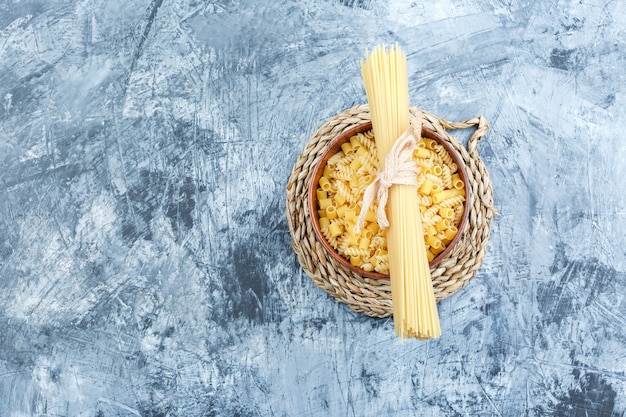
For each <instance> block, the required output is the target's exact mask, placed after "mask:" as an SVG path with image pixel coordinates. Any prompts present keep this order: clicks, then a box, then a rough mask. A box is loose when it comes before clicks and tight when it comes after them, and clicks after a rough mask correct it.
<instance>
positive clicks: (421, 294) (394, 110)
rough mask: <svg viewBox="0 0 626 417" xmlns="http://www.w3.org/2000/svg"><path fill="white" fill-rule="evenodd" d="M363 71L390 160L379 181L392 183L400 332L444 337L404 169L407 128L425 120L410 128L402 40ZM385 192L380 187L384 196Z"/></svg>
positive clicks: (390, 239)
mask: <svg viewBox="0 0 626 417" xmlns="http://www.w3.org/2000/svg"><path fill="white" fill-rule="evenodd" d="M361 74H362V76H363V81H364V84H365V92H366V94H367V101H368V103H369V107H370V113H371V118H372V128H373V130H374V137H375V140H376V147H377V149H378V158H379V161H380V163H381V165H382V164H383V163H384V165H385V166H384V167H382V168H383V169H382V171H381V172H382V177H381V181H379V182H380V183H381V184H382V185H383V186H386V187H389V185H390V184H393V186H391V187H390V188H388V193H389V197H388V201H389V204H388V207H387V212H388V214H389V229H388V231H387V245H388V250H389V275H390V278H391V298H392V302H393V318H394V327H395V332H396V335H398V336H399V337H401V338H407V337H415V338H418V339H428V338H434V337H439V336H440V335H441V326H440V324H439V315H438V313H437V306H436V303H435V296H434V292H433V285H432V281H431V277H430V269H429V266H428V259H427V255H426V246H425V244H424V234H423V233H424V232H423V227H422V223H421V216H420V210H419V197H418V194H417V193H416V192H415V186H413V185H407V184H411V183H412V181H411V180H410V176H411V171H410V169H409V170H408V171H407V170H406V169H405V170H404V171H403V163H404V162H405V155H407V152H405V150H403V149H402V148H403V147H404V148H406V147H409V148H410V147H411V140H410V139H409V140H408V141H407V140H406V139H407V136H410V135H408V134H407V133H412V134H413V135H414V136H415V135H418V136H419V135H420V134H421V125H419V126H412V129H410V130H409V88H408V75H407V64H406V56H405V54H404V53H403V52H402V51H401V50H400V48H399V47H398V46H397V45H396V46H395V48H391V49H389V50H387V49H385V48H382V47H377V48H376V49H374V51H373V52H372V53H370V54H369V55H368V56H367V58H366V59H365V60H363V61H361ZM418 122H419V121H418ZM413 139H419V137H417V138H415V137H414V138H413ZM401 142H402V143H401ZM414 143H415V142H414V141H413V142H412V144H413V146H414ZM394 145H395V147H394ZM411 151H412V148H411ZM383 161H384V162H383ZM390 165H394V168H390ZM404 165H406V164H404ZM409 165H410V164H409ZM413 166H414V165H413ZM389 169H391V170H392V171H393V172H391V173H390V172H389ZM394 176H395V177H396V178H393V177H394ZM389 177H391V178H389ZM407 178H409V179H408V180H407ZM413 182H414V181H413ZM380 195H381V194H380V192H379V193H378V196H379V200H380ZM381 203H382V205H383V210H384V202H381V201H379V206H380V205H381ZM364 208H365V207H364ZM380 217H381V216H380V215H379V219H380ZM383 217H385V216H384V211H383ZM379 222H380V220H379ZM383 223H384V221H383Z"/></svg>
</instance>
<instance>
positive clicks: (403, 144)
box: [354, 120, 422, 233]
mask: <svg viewBox="0 0 626 417" xmlns="http://www.w3.org/2000/svg"><path fill="white" fill-rule="evenodd" d="M421 130H422V127H421V123H418V122H416V121H414V120H411V121H410V123H409V127H408V129H407V130H406V131H405V132H404V133H403V134H402V135H401V136H400V137H399V138H398V139H396V141H395V142H394V144H393V146H392V147H391V150H390V151H389V153H388V154H387V156H386V157H385V165H384V168H383V169H382V170H380V171H379V172H378V175H377V176H376V179H375V180H374V182H372V183H371V184H370V185H369V186H368V187H367V188H366V189H365V192H364V194H363V204H362V205H361V212H360V213H359V217H358V219H357V223H356V226H355V229H354V231H355V232H356V233H359V232H360V231H361V229H362V228H363V226H364V225H365V216H366V215H367V211H368V210H369V208H370V206H371V205H372V204H373V203H374V200H378V210H377V211H376V221H377V222H378V225H379V226H380V227H381V228H382V229H386V228H388V227H389V220H388V219H387V213H386V211H385V207H386V206H387V199H388V198H389V189H390V188H391V186H393V185H394V184H401V185H412V186H415V187H417V174H419V169H418V168H417V166H416V165H415V162H414V161H413V160H412V158H411V156H412V155H413V151H414V150H415V146H416V145H417V140H418V138H419V137H420V136H421Z"/></svg>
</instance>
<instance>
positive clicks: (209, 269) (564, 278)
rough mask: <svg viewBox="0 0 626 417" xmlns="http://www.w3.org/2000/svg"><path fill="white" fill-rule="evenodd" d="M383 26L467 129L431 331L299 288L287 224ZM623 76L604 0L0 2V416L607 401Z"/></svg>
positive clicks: (618, 319) (500, 411)
mask: <svg viewBox="0 0 626 417" xmlns="http://www.w3.org/2000/svg"><path fill="white" fill-rule="evenodd" d="M430 3H436V5H435V4H430ZM382 42H384V43H387V44H390V43H394V42H399V44H400V45H401V46H402V47H403V49H404V50H405V51H406V52H407V54H408V58H409V60H408V61H409V62H408V64H409V71H410V74H411V75H410V81H409V83H410V90H411V91H410V95H411V102H412V104H413V105H415V106H419V107H422V108H424V109H426V110H428V111H430V112H433V113H435V114H437V115H439V116H441V117H444V118H446V119H448V120H462V119H465V118H470V117H473V116H476V115H479V114H482V115H484V116H485V117H486V118H487V119H488V120H489V122H490V124H491V127H492V130H491V132H490V133H489V134H488V136H487V137H486V139H485V140H484V141H483V142H482V143H481V145H480V152H481V155H482V156H483V158H484V160H485V163H486V165H487V167H488V169H489V170H490V173H491V176H492V180H493V184H494V190H495V200H496V206H497V209H498V211H499V213H500V216H499V217H497V219H496V220H495V221H494V224H493V230H492V240H491V245H490V248H489V253H488V256H487V258H486V259H485V264H484V266H483V268H482V269H481V270H480V272H479V274H478V275H477V276H476V278H475V279H474V280H473V281H471V282H470V284H469V285H468V286H466V287H465V288H464V289H463V290H461V291H459V292H458V293H456V294H455V295H454V296H452V297H451V298H449V299H447V300H445V301H444V302H442V303H441V304H440V305H439V309H440V314H441V320H442V327H443V336H442V337H441V338H440V339H438V340H433V341H429V342H418V341H406V342H404V343H402V342H400V341H399V340H397V339H396V337H395V336H394V334H393V323H392V322H391V320H381V319H372V318H368V317H366V316H362V315H359V314H356V313H354V312H352V311H351V310H350V309H349V308H347V307H346V306H345V305H343V304H338V303H336V302H334V301H333V300H332V299H331V298H330V297H329V296H328V295H327V294H326V293H325V292H323V291H322V290H321V289H319V288H317V287H316V286H315V285H314V284H313V283H312V281H311V280H310V279H309V278H308V277H307V276H306V275H305V274H304V273H303V272H302V270H301V268H300V265H299V264H298V262H297V260H296V257H295V255H294V254H293V252H292V250H291V239H290V235H289V232H288V228H287V222H286V217H285V214H284V210H285V205H284V199H285V185H286V182H287V179H288V177H289V174H290V172H291V169H292V166H293V163H294V162H295V159H296V157H297V155H298V154H299V153H300V151H301V150H302V149H303V147H304V144H305V143H306V142H307V140H308V139H309V137H310V136H311V135H312V134H313V132H314V131H315V130H316V129H317V128H318V127H319V126H320V125H321V124H322V123H324V122H325V121H326V120H327V119H328V118H330V117H332V116H333V115H335V114H337V113H339V112H341V111H343V110H344V109H346V108H348V107H351V106H353V105H355V104H358V103H363V102H365V93H364V91H363V87H362V81H361V78H360V73H359V60H360V59H361V58H362V57H363V56H364V52H365V50H366V49H367V48H371V47H372V46H374V45H376V44H378V43H382ZM625 82H626V3H625V2H623V1H600V0H595V1H591V0H580V1H578V0H576V1H574V0H561V1H541V2H539V1H537V2H535V1H532V0H525V1H523V0H520V1H506V0H444V1H441V2H424V1H417V2H413V3H411V2H408V1H403V0H393V1H386V0H360V1H359V0H322V1H295V0H292V1H280V2H277V1H267V2H266V1H255V0H240V1H226V0H224V1H209V2H198V1H192V0H189V1H180V0H153V1H150V0H81V1H67V0H59V1H48V0H21V1H20V0H14V1H9V0H3V1H0V416H2V417H18V416H19V417H21V416H89V417H96V416H97V417H105V416H106V417H109V416H162V417H164V416H318V415H319V416H326V415H328V416H344V415H345V416H380V415H383V416H410V415H421V416H474V415H475V416H522V415H525V416H542V415H557V416H606V417H615V416H624V415H625V414H626V332H625V327H626V299H625V295H624V293H625V292H624V289H625V284H626V252H625V250H624V245H625V244H626V241H625V233H624V230H625V229H626V181H624V178H626V163H625V162H624V161H623V158H624V155H625V151H626V141H625V140H624V130H625V129H624V125H625V124H626V110H625V104H626V103H625V101H626V95H625V94H626V93H625V91H624V90H623V86H624V84H625ZM467 135H468V132H461V133H459V134H458V137H459V138H460V139H462V140H466V139H467Z"/></svg>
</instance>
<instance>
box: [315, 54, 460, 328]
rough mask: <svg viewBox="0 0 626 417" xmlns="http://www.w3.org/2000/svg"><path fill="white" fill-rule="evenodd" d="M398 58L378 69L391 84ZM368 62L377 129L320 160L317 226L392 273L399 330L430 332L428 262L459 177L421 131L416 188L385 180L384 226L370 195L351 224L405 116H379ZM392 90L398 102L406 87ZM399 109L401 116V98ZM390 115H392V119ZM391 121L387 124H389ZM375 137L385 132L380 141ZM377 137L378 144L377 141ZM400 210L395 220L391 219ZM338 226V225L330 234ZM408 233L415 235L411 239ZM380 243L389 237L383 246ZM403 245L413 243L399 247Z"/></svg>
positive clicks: (361, 261) (353, 257)
mask: <svg viewBox="0 0 626 417" xmlns="http://www.w3.org/2000/svg"><path fill="white" fill-rule="evenodd" d="M398 53H399V52H398ZM376 54H378V55H376V56H375V54H372V55H371V56H370V57H374V58H375V59H376V60H380V62H383V61H386V60H388V59H396V58H397V56H396V55H394V58H390V54H392V53H391V51H390V52H385V51H382V50H379V51H378V52H376ZM394 54H395V52H394ZM374 58H372V59H374ZM404 59H405V58H404ZM400 61H402V59H400ZM400 61H398V62H400ZM380 62H379V63H380ZM403 62H404V64H401V65H399V66H396V67H393V69H384V71H387V72H385V74H384V76H383V77H382V79H387V77H391V80H392V81H391V84H392V85H393V84H394V83H395V82H396V81H398V80H400V79H402V78H403V77H404V76H405V75H406V73H405V72H404V73H402V74H401V75H400V76H399V78H398V79H396V75H393V74H392V72H394V71H395V70H396V69H398V70H400V71H406V68H404V69H402V68H401V67H402V65H406V64H405V61H403ZM397 64H398V63H396V64H394V65H397ZM368 65H369V64H368ZM368 65H366V64H362V71H363V76H364V81H365V82H366V92H368V101H369V102H370V112H371V116H372V123H373V126H374V131H376V132H377V133H376V135H377V136H376V137H375V136H374V132H373V131H372V130H370V131H368V132H364V133H359V134H356V135H354V136H352V137H351V138H349V140H348V141H347V142H346V143H345V144H343V145H342V147H341V150H340V151H339V152H337V154H336V155H333V156H331V157H330V158H329V159H328V162H327V167H329V168H330V169H329V170H326V169H325V170H324V175H323V176H322V178H323V180H320V182H319V184H318V186H319V191H320V192H319V194H318V202H319V204H320V205H319V206H318V208H317V209H318V214H319V215H320V225H321V228H322V233H323V235H324V236H325V237H327V240H328V242H329V244H331V246H332V247H333V248H335V250H336V251H337V252H338V253H339V254H340V255H342V256H343V257H345V258H346V260H348V261H349V262H350V263H351V264H352V265H356V266H359V267H361V268H362V269H363V270H365V271H376V272H380V273H383V274H387V273H390V274H391V276H392V280H391V285H392V298H393V306H394V323H395V324H396V333H397V334H398V335H399V336H401V337H419V338H424V337H437V336H439V335H440V332H441V329H440V327H439V319H438V315H437V311H436V306H435V304H434V295H433V293H432V283H431V280H430V272H429V268H428V262H430V261H432V260H433V259H434V258H435V257H436V256H437V255H438V254H439V253H441V252H442V251H444V250H445V248H446V245H448V244H449V243H450V242H451V241H452V239H454V237H455V236H456V234H457V233H458V226H459V225H460V220H461V219H462V215H463V210H464V203H465V189H464V183H463V181H462V180H461V177H460V176H459V175H458V173H457V166H456V165H455V164H454V162H453V159H452V158H451V156H450V155H449V154H448V153H447V151H446V149H445V148H444V147H443V146H441V145H440V144H439V143H438V142H437V141H435V140H432V139H428V138H425V139H421V140H420V141H419V142H418V143H417V147H416V149H415V151H414V152H413V155H414V160H415V164H416V166H417V167H418V168H419V171H420V175H418V177H417V182H418V187H417V192H416V191H415V188H413V187H410V186H393V187H391V188H390V190H389V206H388V207H387V210H388V214H389V215H390V216H389V217H390V220H391V227H390V228H389V229H381V228H380V227H379V226H378V224H377V220H376V214H375V213H376V209H377V207H376V203H374V204H373V206H371V207H370V209H369V210H368V211H367V212H366V213H365V224H364V227H362V228H361V230H360V232H359V233H356V232H355V228H354V225H355V222H356V217H357V216H358V215H359V213H360V210H361V208H360V204H361V201H362V200H363V193H364V190H365V188H366V187H367V186H368V185H369V184H371V183H372V182H373V181H374V179H375V178H376V176H377V175H378V168H379V161H381V158H384V156H386V153H387V152H388V151H389V148H390V145H387V144H388V143H389V141H386V142H385V140H387V139H389V138H391V139H392V142H391V143H393V141H395V139H396V138H397V137H398V136H399V135H400V134H401V133H402V132H403V131H404V129H406V127H407V126H408V123H407V124H406V126H403V123H404V122H402V121H400V122H398V121H393V122H391V124H388V123H386V122H384V123H381V120H383V119H384V118H385V117H387V116H386V115H385V116H381V114H383V113H380V108H382V107H380V106H378V105H379V104H381V103H380V102H378V101H379V100H383V101H385V100H389V99H390V96H387V97H385V94H388V93H383V91H386V90H385V89H381V86H380V85H377V84H376V83H377V82H378V81H376V80H374V79H373V78H372V74H371V71H376V70H375V69H373V68H374V67H373V66H368ZM383 67H384V65H383ZM389 68H391V67H389ZM372 91H377V93H374V94H375V95H376V94H382V96H379V97H378V99H375V98H374V99H372V97H371V96H370V93H371V92H372ZM396 93H398V94H400V95H402V97H404V98H402V99H401V100H400V101H402V102H403V103H404V100H405V99H408V95H407V94H408V92H404V87H401V88H398V89H397V91H396V92H395V93H394V95H395V94H396ZM394 97H395V96H394ZM390 103H391V106H393V107H395V110H393V111H392V112H391V113H393V114H396V113H397V114H404V113H405V112H404V107H403V106H404V104H402V105H401V106H398V103H399V102H396V99H395V98H394V99H391V102H390ZM377 109H378V110H377ZM406 115H407V116H406V117H407V118H408V100H407V107H406ZM381 117H382V119H381ZM394 117H395V116H391V118H392V119H393V118H394ZM403 117H404V116H403ZM377 120H378V122H377ZM407 120H408V119H407ZM391 125H393V126H394V127H390V126H391ZM377 126H378V127H377ZM381 126H382V127H381ZM401 126H403V127H401ZM381 138H386V139H385V140H382V142H380V143H379V140H380V139H381ZM381 143H383V145H382V146H384V147H387V146H388V147H387V148H384V147H383V148H381V145H380V144H381ZM377 144H378V145H379V146H376V145H377ZM409 191H410V192H409ZM324 193H325V194H324ZM400 196H402V197H400ZM329 200H330V202H331V204H330V205H329V204H328V202H329ZM418 209H419V210H420V212H419V213H420V214H421V216H420V217H417V216H416V215H410V214H409V213H410V212H411V210H418ZM322 218H325V220H322ZM400 218H401V219H402V221H401V222H394V220H395V219H400ZM420 219H421V221H420ZM394 224H395V225H396V226H395V229H394ZM398 224H402V225H403V227H402V228H400V227H398V226H397V225H398ZM403 228H406V229H408V230H419V233H418V234H416V233H403V232H402V230H403ZM338 231H340V232H341V233H340V234H337V233H338ZM422 234H423V236H422ZM415 236H419V237H420V238H419V239H416V238H415ZM407 238H408V239H410V242H409V243H402V244H400V243H398V242H400V241H402V242H404V240H406V239H407ZM403 239H404V240H403ZM406 242H408V241H406ZM420 242H421V243H420ZM387 245H391V249H390V250H389V252H388V249H387V247H388V246H387ZM420 247H421V249H419V248H420ZM407 248H412V249H411V250H409V251H408V252H404V253H403V250H405V249H407ZM424 268H425V269H424ZM394 271H395V272H394ZM398 271H404V272H401V273H400V275H401V276H403V277H401V278H396V279H394V278H393V277H394V276H396V277H398ZM394 273H395V275H394ZM423 277H428V278H426V279H424V278H423ZM428 286H430V290H429V289H428ZM396 320H397V321H396ZM418 323H420V324H418Z"/></svg>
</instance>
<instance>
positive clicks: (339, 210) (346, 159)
mask: <svg viewBox="0 0 626 417" xmlns="http://www.w3.org/2000/svg"><path fill="white" fill-rule="evenodd" d="M348 143H349V144H350V148H348V147H342V150H341V151H339V152H338V153H337V154H336V155H338V156H335V155H334V156H332V157H331V158H330V159H329V161H332V162H333V166H332V167H330V166H329V165H327V167H326V168H329V169H328V170H327V169H325V170H324V172H325V174H324V177H323V178H324V179H323V180H322V179H320V183H319V185H320V188H318V189H317V191H316V194H317V197H318V204H319V208H320V210H321V211H320V212H319V213H318V214H319V215H320V226H321V227H324V226H328V225H329V222H330V221H331V220H333V222H336V223H337V222H338V220H340V223H339V224H341V225H342V226H343V233H342V235H341V236H340V239H339V240H338V241H336V242H335V246H333V247H334V249H335V250H337V252H338V253H339V254H341V255H342V256H344V257H345V258H346V260H348V261H350V259H351V258H352V261H353V262H354V261H355V260H356V258H357V257H358V258H359V264H358V265H357V266H360V267H361V268H363V266H364V265H366V264H367V265H368V266H367V268H368V269H369V268H370V267H371V269H370V270H371V271H376V272H380V273H388V272H389V269H388V268H389V265H388V258H384V259H387V261H383V260H381V259H377V258H373V256H374V254H375V253H376V252H377V251H380V250H384V251H385V253H386V250H387V238H386V235H385V233H384V231H383V230H380V228H379V226H378V223H377V222H376V215H375V212H376V203H374V206H373V207H372V208H371V209H370V210H369V211H368V213H367V217H366V224H365V226H364V228H363V230H362V231H361V233H360V234H359V235H358V236H357V235H352V233H353V229H354V225H355V222H356V218H357V216H358V214H359V210H360V209H359V204H360V202H361V200H362V198H363V193H364V190H365V188H367V186H368V185H369V184H371V183H372V182H373V181H374V179H375V178H376V174H377V172H378V158H377V156H376V152H377V151H376V144H375V141H374V136H373V134H372V131H371V130H369V131H367V132H365V133H359V134H357V135H354V136H352V137H351V138H350V139H349V141H348ZM434 145H437V143H434V142H433V141H432V140H430V139H429V140H428V142H426V141H425V140H424V139H421V140H420V141H419V142H418V146H417V148H416V152H414V157H415V163H416V165H417V166H418V167H422V168H423V167H428V168H429V170H428V173H424V172H422V173H420V175H418V178H417V184H418V187H419V192H418V198H419V206H420V210H421V214H422V224H423V227H424V240H425V241H426V239H427V238H428V236H434V237H437V238H438V239H439V240H440V241H441V242H442V243H443V245H444V246H445V245H447V244H448V243H449V242H450V241H451V240H452V239H453V238H454V236H456V232H457V230H458V226H459V225H460V221H461V219H462V216H463V210H464V201H465V197H464V196H462V195H457V196H455V197H453V198H450V199H447V200H444V201H442V202H441V203H439V204H434V203H433V196H434V195H435V194H436V192H435V191H436V187H437V186H440V190H439V191H446V190H450V189H461V190H463V188H464V183H463V181H462V180H461V178H460V176H459V174H458V172H456V170H457V167H456V165H455V164H452V165H446V164H443V165H437V164H438V163H442V160H443V159H442V158H441V157H440V156H439V154H437V153H436V152H434V151H433V150H432V149H429V148H427V146H434ZM346 151H347V152H350V153H352V151H354V156H350V155H346ZM433 155H435V159H436V161H434V160H433V159H432V157H433ZM418 156H424V158H418ZM356 160H358V161H359V162H360V165H356V164H355V162H354V161H356ZM437 167H439V169H437ZM353 168H357V169H356V170H355V169H353ZM436 174H439V175H436ZM328 178H330V179H331V180H332V183H327V180H328ZM323 184H325V185H326V188H327V189H328V191H324V189H323V188H322V185H323ZM329 184H332V186H331V187H328V185H329ZM351 184H354V185H355V186H354V187H352V186H351ZM455 185H456V187H455ZM459 185H460V188H457V187H459ZM422 186H423V188H422ZM455 193H458V192H455ZM460 194H464V190H463V192H462V193H460ZM444 195H445V194H444ZM331 205H334V209H330V218H328V217H325V216H326V209H327V208H328V207H329V206H331ZM444 219H447V220H448V221H449V222H450V224H449V226H451V228H449V229H448V228H445V229H442V227H443V226H442V221H443V220H444ZM444 233H445V236H446V238H445V239H444V238H443V237H444ZM361 237H368V238H369V239H370V242H369V251H366V250H364V249H360V248H359V242H360V238H361ZM348 248H357V249H356V250H353V249H348ZM429 248H430V247H429ZM434 252H435V253H434V254H433V256H432V257H430V256H429V258H430V259H429V262H430V261H432V259H433V258H434V255H436V253H438V252H437V250H434ZM439 252H440V251H439ZM368 253H369V255H368ZM431 254H432V253H431Z"/></svg>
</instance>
